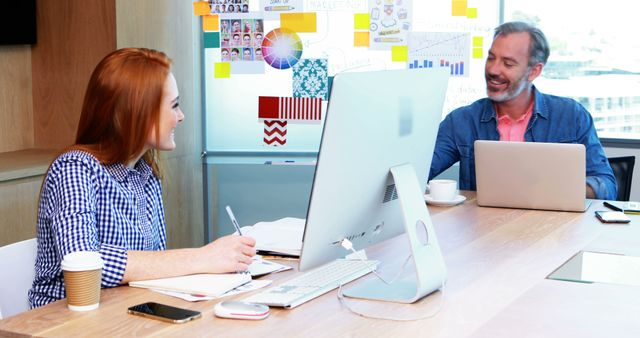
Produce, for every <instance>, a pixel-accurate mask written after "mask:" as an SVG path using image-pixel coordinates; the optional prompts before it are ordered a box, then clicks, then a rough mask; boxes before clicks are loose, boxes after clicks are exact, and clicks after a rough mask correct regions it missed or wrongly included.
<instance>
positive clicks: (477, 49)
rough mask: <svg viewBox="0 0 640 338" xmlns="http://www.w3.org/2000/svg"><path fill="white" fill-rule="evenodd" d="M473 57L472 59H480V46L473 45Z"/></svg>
mask: <svg viewBox="0 0 640 338" xmlns="http://www.w3.org/2000/svg"><path fill="white" fill-rule="evenodd" d="M473 58H474V59H482V47H474V48H473Z"/></svg>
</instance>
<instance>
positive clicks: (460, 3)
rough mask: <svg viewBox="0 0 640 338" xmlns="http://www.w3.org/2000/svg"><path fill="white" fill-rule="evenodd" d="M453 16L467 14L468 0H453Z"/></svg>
mask: <svg viewBox="0 0 640 338" xmlns="http://www.w3.org/2000/svg"><path fill="white" fill-rule="evenodd" d="M451 15H452V16H467V0H451Z"/></svg>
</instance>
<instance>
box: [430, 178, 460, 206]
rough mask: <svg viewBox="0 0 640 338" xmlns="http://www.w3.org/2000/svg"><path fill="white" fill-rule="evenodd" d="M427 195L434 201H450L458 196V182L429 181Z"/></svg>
mask: <svg viewBox="0 0 640 338" xmlns="http://www.w3.org/2000/svg"><path fill="white" fill-rule="evenodd" d="M429 195H431V198H432V199H433V200H434V201H452V200H453V199H455V198H456V196H457V195H458V182H457V181H454V180H431V181H429Z"/></svg>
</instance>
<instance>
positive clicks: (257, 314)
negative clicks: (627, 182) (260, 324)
mask: <svg viewBox="0 0 640 338" xmlns="http://www.w3.org/2000/svg"><path fill="white" fill-rule="evenodd" d="M213 311H214V313H215V315H216V316H217V317H221V318H233V319H251V320H259V319H264V318H267V316H269V307H268V306H266V305H262V304H256V303H249V302H241V301H233V300H228V301H224V302H220V303H218V304H216V306H215V307H214V308H213Z"/></svg>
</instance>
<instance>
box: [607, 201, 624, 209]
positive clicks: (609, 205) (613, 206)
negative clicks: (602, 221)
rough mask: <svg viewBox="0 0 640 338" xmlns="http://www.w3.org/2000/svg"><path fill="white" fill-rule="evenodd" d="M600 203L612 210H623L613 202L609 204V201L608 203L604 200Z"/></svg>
mask: <svg viewBox="0 0 640 338" xmlns="http://www.w3.org/2000/svg"><path fill="white" fill-rule="evenodd" d="M602 204H603V205H604V206H605V207H607V208H609V209H612V210H615V211H623V210H622V209H621V208H619V207H618V206H615V205H613V204H611V203H609V202H606V201H605V202H602Z"/></svg>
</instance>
